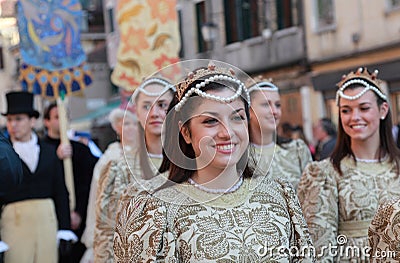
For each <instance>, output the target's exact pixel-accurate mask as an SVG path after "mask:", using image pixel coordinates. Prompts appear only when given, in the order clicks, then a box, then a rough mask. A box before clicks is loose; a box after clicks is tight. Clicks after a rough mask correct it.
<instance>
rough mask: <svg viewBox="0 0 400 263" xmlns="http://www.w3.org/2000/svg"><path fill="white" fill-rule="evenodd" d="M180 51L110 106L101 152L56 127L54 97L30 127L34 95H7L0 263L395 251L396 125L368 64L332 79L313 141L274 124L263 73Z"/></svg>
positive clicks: (393, 254) (309, 257) (352, 257)
mask: <svg viewBox="0 0 400 263" xmlns="http://www.w3.org/2000/svg"><path fill="white" fill-rule="evenodd" d="M180 63H181V68H184V69H185V70H186V71H185V74H182V76H181V78H180V79H179V81H176V80H171V79H168V78H166V77H165V75H164V74H163V72H162V71H160V72H158V73H157V74H154V75H152V76H149V77H147V78H145V79H144V80H143V82H142V83H140V84H139V85H138V87H135V91H134V93H133V94H132V96H131V99H130V103H131V105H130V106H129V110H128V109H121V108H117V109H114V110H113V111H112V112H111V113H110V114H109V121H110V123H111V126H112V128H113V130H114V131H115V133H116V135H117V138H118V139H117V141H115V142H113V143H111V144H110V145H108V147H107V149H106V150H105V151H104V152H103V153H102V155H101V156H100V157H99V156H97V155H95V154H93V153H92V152H91V150H90V148H89V147H88V146H87V145H85V144H83V143H81V142H77V141H74V140H71V141H70V143H65V142H64V141H62V140H61V131H60V122H59V109H58V105H57V104H56V103H49V104H48V105H47V107H46V108H45V110H44V112H43V125H44V126H45V130H46V132H45V135H44V136H39V135H38V134H37V133H36V132H35V130H34V127H35V123H36V122H37V121H38V118H39V116H40V114H39V112H38V111H37V110H36V109H35V108H34V103H33V101H34V100H33V94H31V93H29V92H27V91H12V92H9V93H7V94H6V101H7V111H6V112H4V113H2V115H4V116H5V118H6V120H7V121H6V123H7V125H6V126H7V136H3V134H0V148H1V151H0V155H1V158H0V161H1V166H0V170H1V174H0V182H1V184H0V187H1V188H0V202H1V206H2V210H1V221H0V237H1V241H2V242H1V243H0V250H1V251H3V252H2V258H1V260H3V262H6V263H10V262H11V263H13V262H15V263H46V262H49V263H55V262H68V263H72V262H74V263H75V262H82V263H89V262H96V263H97V262H99V263H100V262H153V261H157V262H399V261H400V230H399V229H400V227H399V226H400V221H399V218H400V178H399V177H400V170H399V169H400V167H399V165H400V150H399V146H400V144H399V142H400V140H399V137H400V134H399V131H398V130H399V129H398V127H399V126H394V125H393V123H392V114H393V113H392V111H391V109H390V103H389V98H388V95H387V94H385V92H384V91H383V89H382V86H381V85H382V84H381V81H380V80H379V78H378V72H377V71H369V70H368V69H367V68H364V67H360V68H358V69H355V70H354V71H351V72H348V74H346V75H344V76H343V77H342V79H338V80H337V82H338V84H337V92H336V105H337V108H338V120H331V119H329V118H327V117H325V118H321V119H319V120H318V121H317V122H316V123H315V124H314V127H313V136H314V138H313V139H315V140H316V141H317V144H316V146H315V147H314V146H313V145H312V144H310V143H308V142H307V140H306V139H305V137H304V135H303V133H302V129H301V127H299V126H297V127H292V126H291V125H288V124H286V123H282V124H281V123H280V120H281V117H282V108H284V107H285V106H286V105H282V103H281V99H280V90H279V87H278V86H277V85H275V84H274V83H273V81H272V80H271V79H268V78H266V77H262V76H260V77H254V78H251V77H249V76H248V75H247V74H245V73H244V72H242V71H241V70H240V69H238V68H235V67H234V66H232V65H228V64H226V63H223V62H218V61H210V62H208V61H207V63H205V62H204V61H203V60H199V62H198V63H197V64H196V65H195V66H193V63H192V64H185V61H182V62H180ZM334 123H336V124H337V125H335V124H334ZM336 126H337V127H336ZM277 127H281V129H280V131H282V132H279V133H278V132H277ZM289 133H290V134H289ZM67 159H71V160H72V171H73V179H72V181H73V182H72V184H73V186H72V188H71V186H69V185H68V180H67V176H66V172H65V166H66V162H65V160H67ZM71 197H73V198H71ZM71 200H73V201H72V202H71ZM306 252H307V253H306ZM350 252H351V253H350Z"/></svg>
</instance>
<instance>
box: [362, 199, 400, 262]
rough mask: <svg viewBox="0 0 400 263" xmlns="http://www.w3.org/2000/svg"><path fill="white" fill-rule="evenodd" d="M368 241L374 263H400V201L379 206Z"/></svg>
mask: <svg viewBox="0 0 400 263" xmlns="http://www.w3.org/2000/svg"><path fill="white" fill-rule="evenodd" d="M368 239H369V245H370V246H371V248H372V250H371V255H372V256H373V257H374V258H372V259H373V260H375V261H373V262H400V199H398V198H396V199H393V200H390V201H387V202H385V203H382V204H381V205H380V206H379V208H378V210H377V212H376V214H375V216H374V219H373V220H372V223H371V225H370V227H369V230H368Z"/></svg>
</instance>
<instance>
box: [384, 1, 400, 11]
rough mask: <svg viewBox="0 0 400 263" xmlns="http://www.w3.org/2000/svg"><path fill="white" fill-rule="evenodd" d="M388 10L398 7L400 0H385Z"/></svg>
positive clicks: (399, 7) (399, 6)
mask: <svg viewBox="0 0 400 263" xmlns="http://www.w3.org/2000/svg"><path fill="white" fill-rule="evenodd" d="M386 3H387V7H388V10H392V9H400V0H386Z"/></svg>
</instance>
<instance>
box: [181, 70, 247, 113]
mask: <svg viewBox="0 0 400 263" xmlns="http://www.w3.org/2000/svg"><path fill="white" fill-rule="evenodd" d="M218 80H224V81H228V82H231V83H234V84H238V85H239V88H238V89H237V90H236V92H235V95H233V96H230V97H221V96H216V95H213V94H208V93H206V92H204V91H202V90H201V88H204V87H205V86H206V85H207V84H209V83H210V82H214V81H218ZM242 92H245V94H246V100H247V101H248V103H249V105H250V95H249V92H248V90H247V89H246V87H245V86H244V84H243V83H242V82H241V81H240V80H238V79H234V78H232V77H229V76H225V75H215V76H212V77H209V78H208V79H205V80H204V81H202V82H201V83H198V84H196V87H193V88H191V89H190V90H189V91H188V92H186V94H185V95H184V96H183V97H182V98H181V100H180V101H179V102H178V103H177V104H176V106H175V110H176V111H180V109H181V108H182V106H183V105H184V104H185V103H186V101H187V100H188V99H189V97H190V96H191V95H192V94H193V93H196V94H197V95H199V96H200V97H202V98H205V99H210V100H214V101H218V102H222V103H231V102H232V101H234V100H236V99H237V98H239V96H240V95H241V94H242Z"/></svg>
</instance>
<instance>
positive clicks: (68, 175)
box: [57, 91, 75, 211]
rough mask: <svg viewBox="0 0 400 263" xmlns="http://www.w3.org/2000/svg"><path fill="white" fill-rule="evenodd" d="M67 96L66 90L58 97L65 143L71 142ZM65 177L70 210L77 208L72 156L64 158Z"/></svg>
mask: <svg viewBox="0 0 400 263" xmlns="http://www.w3.org/2000/svg"><path fill="white" fill-rule="evenodd" d="M66 105H67V98H66V97H65V92H63V91H62V92H60V96H59V97H58V98H57V109H58V121H59V125H60V140H61V143H63V144H71V142H70V141H69V139H68V135H67V129H68V119H67V112H66ZM63 163H64V178H65V185H66V186H67V189H68V193H69V208H70V211H74V210H75V186H74V174H73V170H72V159H71V157H68V158H64V159H63Z"/></svg>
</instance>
